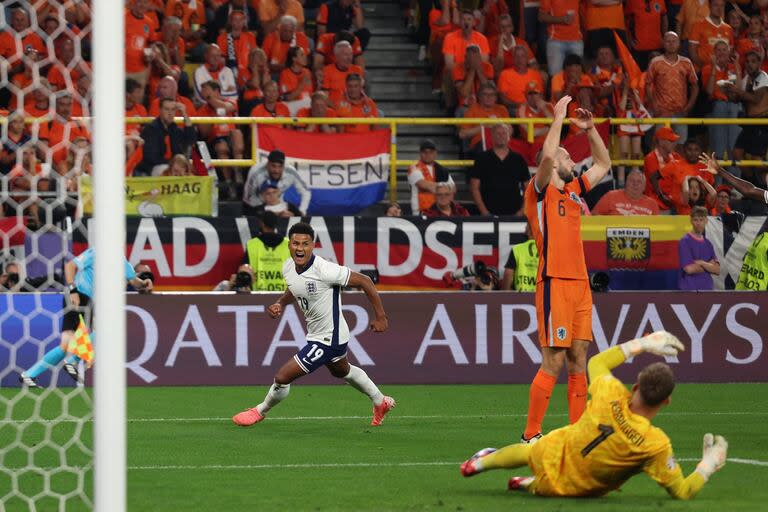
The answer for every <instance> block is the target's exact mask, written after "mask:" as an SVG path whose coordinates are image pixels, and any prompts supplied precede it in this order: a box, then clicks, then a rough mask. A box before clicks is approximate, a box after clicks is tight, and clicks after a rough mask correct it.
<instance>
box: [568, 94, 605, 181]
mask: <svg viewBox="0 0 768 512" xmlns="http://www.w3.org/2000/svg"><path fill="white" fill-rule="evenodd" d="M571 124H573V125H576V126H578V127H579V128H581V129H582V130H584V131H586V132H587V139H588V140H589V150H590V151H591V152H592V162H593V163H592V167H590V168H589V169H587V171H586V172H585V173H584V178H585V179H586V180H587V181H588V182H589V188H590V189H591V188H592V187H594V186H595V185H597V184H598V183H600V182H601V181H603V178H605V175H606V174H608V171H610V170H611V156H610V154H609V153H608V148H606V147H605V142H603V138H602V137H601V136H600V132H598V131H597V128H595V123H594V121H593V120H592V112H590V111H588V110H585V109H583V108H579V109H576V117H575V118H572V119H571Z"/></svg>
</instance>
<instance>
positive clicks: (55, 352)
mask: <svg viewBox="0 0 768 512" xmlns="http://www.w3.org/2000/svg"><path fill="white" fill-rule="evenodd" d="M66 355H67V353H66V352H64V350H62V349H61V347H55V348H52V349H51V350H49V351H48V352H46V353H45V355H44V356H43V358H42V359H41V360H39V361H38V362H36V363H35V364H34V365H33V366H32V368H30V369H29V370H27V371H26V372H24V374H25V375H26V376H27V377H30V378H32V379H36V378H37V377H38V376H39V375H40V374H41V373H43V372H44V371H45V370H49V369H51V368H53V367H54V366H56V365H58V364H59V363H60V362H61V361H62V359H64V356H66Z"/></svg>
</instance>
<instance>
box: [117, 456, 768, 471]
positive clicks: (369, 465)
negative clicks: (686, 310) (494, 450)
mask: <svg viewBox="0 0 768 512" xmlns="http://www.w3.org/2000/svg"><path fill="white" fill-rule="evenodd" d="M677 460H679V461H682V462H697V461H699V460H700V459H697V458H684V459H677ZM728 462H730V463H735V464H747V465H750V466H766V467H768V462H766V461H762V460H754V459H738V458H733V459H728V461H727V462H726V465H727V463H728ZM460 464H461V462H441V461H435V462H348V463H344V462H338V463H336V462H332V463H319V464H309V463H305V464H232V465H221V464H211V465H169V466H128V470H130V471H156V470H241V469H318V468H381V467H388V468H392V467H396V468H406V467H429V466H456V467H457V468H458V467H459V465H460Z"/></svg>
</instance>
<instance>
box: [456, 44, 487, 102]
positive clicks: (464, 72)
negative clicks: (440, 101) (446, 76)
mask: <svg viewBox="0 0 768 512" xmlns="http://www.w3.org/2000/svg"><path fill="white" fill-rule="evenodd" d="M451 78H452V79H453V86H454V88H455V90H456V93H457V94H456V96H457V98H458V107H459V109H460V111H457V114H456V115H457V117H462V115H461V114H462V112H463V109H465V108H466V107H468V106H470V105H472V104H473V103H475V102H476V101H477V91H478V88H479V87H480V86H481V85H483V84H484V83H486V82H489V81H490V82H492V81H493V66H491V64H490V63H489V62H484V61H483V58H482V55H481V54H480V48H478V47H477V46H476V45H473V44H471V45H469V46H467V49H466V55H465V57H464V62H463V63H462V64H461V65H459V66H456V67H455V68H453V72H452V73H451ZM450 97H453V95H450ZM446 106H447V107H448V108H452V107H453V106H454V105H452V104H450V103H448V100H447V99H446Z"/></svg>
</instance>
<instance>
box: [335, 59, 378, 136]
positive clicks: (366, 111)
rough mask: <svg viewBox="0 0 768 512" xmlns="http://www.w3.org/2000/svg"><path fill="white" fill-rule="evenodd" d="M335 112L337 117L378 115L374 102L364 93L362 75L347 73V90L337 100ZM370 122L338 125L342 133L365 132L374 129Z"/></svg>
mask: <svg viewBox="0 0 768 512" xmlns="http://www.w3.org/2000/svg"><path fill="white" fill-rule="evenodd" d="M336 113H337V114H338V116H339V117H380V116H379V109H378V108H377V107H376V102H375V101H373V100H372V99H371V98H369V97H368V96H366V95H365V92H364V91H363V77H361V76H360V75H358V74H356V73H350V74H348V75H347V91H346V93H345V95H344V99H342V100H341V101H339V104H338V108H337V109H336ZM374 127H375V125H372V124H358V125H355V124H345V125H339V128H340V129H341V130H342V131H343V132H344V133H365V132H369V131H371V130H372V129H374Z"/></svg>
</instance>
